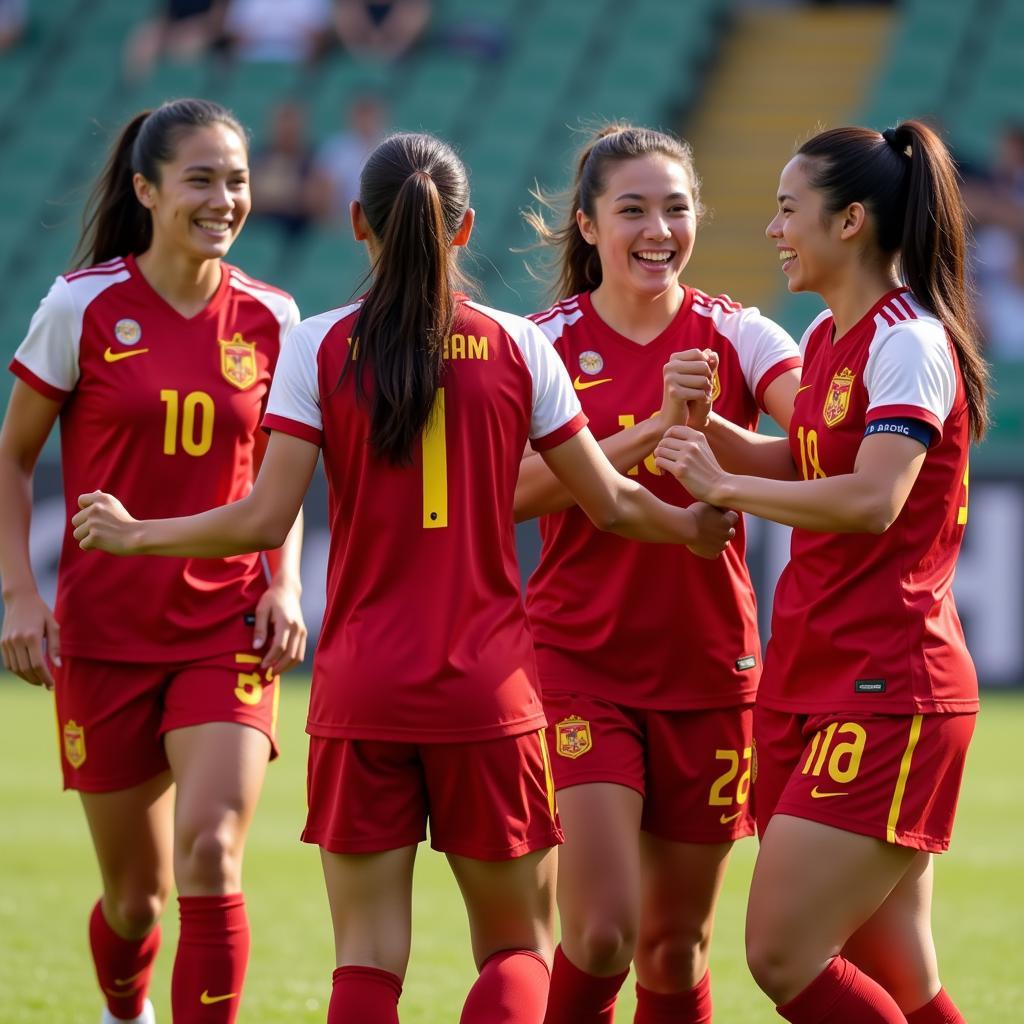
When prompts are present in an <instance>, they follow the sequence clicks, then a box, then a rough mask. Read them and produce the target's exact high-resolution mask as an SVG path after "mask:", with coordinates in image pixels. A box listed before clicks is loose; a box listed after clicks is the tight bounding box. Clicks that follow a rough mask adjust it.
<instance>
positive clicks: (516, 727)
mask: <svg viewBox="0 0 1024 1024" xmlns="http://www.w3.org/2000/svg"><path fill="white" fill-rule="evenodd" d="M358 311H359V304H358V303H356V304H354V305H350V306H346V307H343V308H341V309H335V310H331V311H330V312H327V313H323V314H321V315H320V316H316V317H313V318H312V319H310V320H306V321H304V322H303V323H302V324H301V325H300V326H299V327H298V328H296V330H295V331H294V332H293V333H292V338H291V342H290V344H289V346H288V349H287V350H286V352H285V353H284V354H283V356H282V359H281V366H280V368H279V370H278V373H277V377H276V379H275V381H274V388H273V392H272V393H271V396H270V404H269V407H268V410H267V416H266V419H265V420H264V423H265V425H266V426H267V427H269V428H271V429H273V430H280V431H282V432H284V433H287V434H292V435H294V436H296V437H299V438H303V439H305V440H307V441H309V442H311V443H313V444H317V445H320V446H321V447H322V448H323V453H324V468H325V471H326V474H327V484H328V493H329V515H330V522H331V546H330V554H329V558H328V566H327V610H326V613H325V615H324V622H323V630H322V632H321V633H320V642H319V645H318V648H317V652H316V659H315V661H314V664H313V691H312V695H311V698H310V708H309V723H308V731H309V732H310V733H311V734H313V735H315V736H335V737H343V738H349V739H379V740H397V741H405V742H424V743H430V742H439V743H440V742H463V741H469V740H476V739H490V738H492V737H497V736H505V735H515V734H517V733H523V732H528V731H530V730H533V729H538V728H540V727H541V726H543V725H544V712H543V708H542V706H541V702H540V697H539V695H538V690H537V680H536V664H535V661H534V655H533V645H532V642H531V639H530V635H529V630H528V627H527V622H526V615H525V612H524V611H523V605H522V600H521V598H520V593H519V570H518V566H517V564H516V553H515V530H514V523H513V518H512V506H513V500H514V497H515V489H516V480H517V478H518V474H519V462H520V459H521V457H522V454H523V448H524V446H525V445H526V442H527V439H528V438H529V439H531V440H532V443H533V446H534V447H535V448H538V449H542V448H550V447H553V446H555V445H557V444H560V443H561V442H562V441H565V440H567V439H568V438H570V437H571V436H573V435H574V434H575V433H577V432H578V431H579V430H580V429H582V427H583V426H584V424H585V423H586V418H585V417H584V416H583V414H582V412H581V411H580V405H579V402H578V401H577V399H576V397H575V395H574V394H573V391H572V385H571V384H570V382H569V379H568V377H567V376H566V373H565V369H564V367H563V366H562V365H561V364H560V363H559V362H558V360H557V359H556V358H555V355H554V353H553V352H552V351H551V346H550V345H548V343H547V341H546V339H545V338H544V336H543V335H542V334H541V333H540V331H539V330H538V329H537V328H536V327H535V326H534V325H533V324H531V323H530V322H529V321H528V320H525V319H523V318H521V317H517V316H513V315H512V314H510V313H502V312H499V311H497V310H493V309H487V308H485V307H483V306H479V305H477V304H476V303H473V302H469V301H466V300H465V299H464V298H461V299H460V301H459V306H458V310H457V315H456V320H455V326H454V328H453V331H452V334H451V336H450V337H449V338H448V340H447V343H446V359H445V370H444V376H443V380H442V390H441V391H440V392H439V397H438V402H437V404H436V405H435V410H434V415H433V417H432V419H431V421H430V423H429V424H428V426H427V428H426V430H425V431H424V435H423V438H422V440H421V441H420V443H419V444H417V445H416V447H415V450H414V455H413V462H412V465H410V466H407V467H397V466H394V465H392V464H391V463H389V462H387V461H385V460H383V459H380V458H378V457H377V456H375V455H374V453H373V450H372V448H371V446H370V445H369V443H368V435H369V418H368V410H367V408H366V406H365V404H362V403H359V402H358V401H357V399H356V393H355V383H354V380H353V376H352V374H349V375H348V376H347V377H346V379H345V381H344V383H343V384H341V385H339V381H340V379H341V375H342V370H343V368H344V365H345V361H346V358H347V355H348V350H349V338H350V336H351V334H352V331H353V329H354V326H355V322H356V319H357V316H358Z"/></svg>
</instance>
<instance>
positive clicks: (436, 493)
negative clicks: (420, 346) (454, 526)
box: [423, 388, 448, 530]
mask: <svg viewBox="0 0 1024 1024" xmlns="http://www.w3.org/2000/svg"><path fill="white" fill-rule="evenodd" d="M447 525H448V443H447V436H446V434H445V418H444V388H438V389H437V396H436V397H435V399H434V409H433V411H432V412H431V414H430V419H429V420H427V426H426V428H425V429H424V431H423V529H424V530H434V529H437V528H438V527H441V526H447Z"/></svg>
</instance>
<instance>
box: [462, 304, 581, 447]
mask: <svg viewBox="0 0 1024 1024" xmlns="http://www.w3.org/2000/svg"><path fill="white" fill-rule="evenodd" d="M469 305H471V306H472V307H473V308H474V309H477V310H479V311H480V312H482V313H485V314H486V315H487V316H489V317H491V319H493V320H494V321H496V322H497V323H498V325H499V326H500V327H501V328H502V330H504V331H505V333H506V334H507V335H508V336H509V337H510V338H511V339H512V341H513V342H514V343H515V345H516V347H517V348H518V349H519V352H520V354H521V355H522V357H523V361H524V362H525V363H526V368H527V369H528V370H529V372H530V377H531V379H532V382H533V406H532V409H531V413H530V443H531V445H532V446H533V447H534V448H535V449H536V450H538V451H541V450H543V449H546V448H553V447H555V445H558V444H561V443H562V442H563V441H566V440H568V439H569V438H570V437H572V436H573V435H574V434H576V433H577V432H578V431H579V430H581V429H582V428H583V427H584V426H586V423H587V418H586V416H584V414H583V408H582V406H581V405H580V400H579V399H578V398H577V397H576V392H575V391H574V390H573V387H572V381H571V380H570V379H569V372H568V371H567V370H566V368H565V365H564V364H563V363H562V360H561V359H559V357H558V353H557V352H556V351H555V349H554V346H553V345H552V344H551V342H550V341H548V339H547V337H545V335H544V332H543V331H542V330H541V329H540V328H539V327H538V326H537V325H536V324H535V323H533V322H532V321H530V320H527V319H526V318H525V317H521V316H516V315H515V314H513V313H505V312H503V311H502V310H498V309H489V308H487V307H485V306H479V305H477V304H476V303H475V302H474V303H469Z"/></svg>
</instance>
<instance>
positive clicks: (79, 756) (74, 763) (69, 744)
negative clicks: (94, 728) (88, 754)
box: [64, 718, 85, 768]
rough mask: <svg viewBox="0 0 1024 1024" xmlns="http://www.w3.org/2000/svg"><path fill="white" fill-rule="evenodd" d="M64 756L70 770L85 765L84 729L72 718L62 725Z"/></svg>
mask: <svg viewBox="0 0 1024 1024" xmlns="http://www.w3.org/2000/svg"><path fill="white" fill-rule="evenodd" d="M64 756H65V757H66V758H67V759H68V764H69V765H71V767H72V768H81V767H82V765H83V764H85V728H84V726H81V725H79V724H78V723H77V722H76V721H75V720H74V719H73V718H69V719H68V720H67V721H66V722H65V723H64Z"/></svg>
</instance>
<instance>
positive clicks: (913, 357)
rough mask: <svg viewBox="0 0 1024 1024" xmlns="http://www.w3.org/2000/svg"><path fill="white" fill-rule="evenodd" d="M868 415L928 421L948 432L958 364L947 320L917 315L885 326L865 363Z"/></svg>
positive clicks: (877, 417) (871, 419) (870, 419)
mask: <svg viewBox="0 0 1024 1024" xmlns="http://www.w3.org/2000/svg"><path fill="white" fill-rule="evenodd" d="M864 387H865V388H866V389H867V393H868V409H867V420H868V422H869V423H870V422H871V421H873V420H877V419H881V418H883V417H887V416H897V417H909V418H912V419H919V420H924V421H925V422H926V423H927V424H928V425H929V426H931V427H932V428H933V429H935V430H936V431H938V434H939V436H940V437H941V436H942V424H943V423H944V422H945V420H946V417H947V416H948V415H949V413H950V410H951V409H952V408H953V402H954V400H955V398H956V365H955V363H954V362H953V354H952V352H951V351H950V347H949V341H948V339H947V338H946V332H945V330H944V328H943V327H942V325H941V324H940V323H938V322H937V321H934V320H923V319H922V320H912V321H908V322H906V323H900V324H897V325H896V326H895V327H892V328H890V329H887V330H885V331H879V332H878V333H877V334H876V335H875V338H874V339H873V340H872V342H871V346H870V349H869V352H868V360H867V364H866V365H865V367H864Z"/></svg>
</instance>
